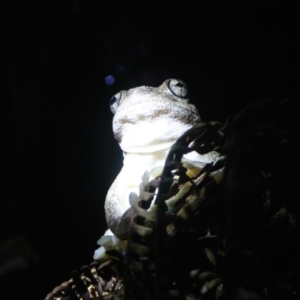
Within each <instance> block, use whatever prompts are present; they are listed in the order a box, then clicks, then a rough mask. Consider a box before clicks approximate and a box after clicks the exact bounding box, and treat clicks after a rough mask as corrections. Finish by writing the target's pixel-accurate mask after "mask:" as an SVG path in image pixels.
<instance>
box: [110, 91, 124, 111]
mask: <svg viewBox="0 0 300 300" xmlns="http://www.w3.org/2000/svg"><path fill="white" fill-rule="evenodd" d="M121 96H122V94H121V93H118V94H115V95H114V96H113V97H112V98H111V99H110V100H109V106H110V110H111V112H112V113H113V114H114V113H115V112H116V111H117V108H118V106H119V104H120V100H121Z"/></svg>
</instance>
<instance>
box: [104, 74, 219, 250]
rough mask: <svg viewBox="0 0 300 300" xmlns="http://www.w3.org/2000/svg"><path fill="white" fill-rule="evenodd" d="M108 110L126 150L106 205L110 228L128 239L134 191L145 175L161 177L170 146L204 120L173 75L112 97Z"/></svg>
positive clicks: (198, 158)
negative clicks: (160, 82) (156, 85)
mask: <svg viewBox="0 0 300 300" xmlns="http://www.w3.org/2000/svg"><path fill="white" fill-rule="evenodd" d="M110 109H111V112H112V113H113V115H114V116H113V122H112V128H113V134H114V137H115V139H116V140H117V142H118V143H119V146H120V147H121V150H122V152H123V167H122V169H121V171H120V173H119V174H118V176H117V177H116V179H115V180H114V182H113V183H112V185H111V187H110V188H109V190H108V193H107V196H106V199H105V205H104V208H105V216H106V221H107V224H108V228H109V230H110V231H111V232H112V234H113V235H114V236H115V237H116V238H117V239H120V240H126V239H127V238H128V232H129V228H130V221H131V216H132V209H131V206H132V201H131V200H132V198H135V199H136V198H137V197H136V196H135V197H132V195H137V194H139V187H140V182H141V178H142V176H143V174H145V172H148V173H150V174H152V173H153V177H155V176H158V175H159V173H160V172H161V171H162V169H163V166H164V162H165V159H166V157H167V154H168V152H169V150H170V148H171V147H172V145H173V144H174V143H175V142H176V140H177V139H178V138H179V137H180V136H181V135H182V134H183V133H184V132H186V131H187V130H188V129H190V128H191V127H192V126H193V125H195V124H196V123H197V122H200V121H201V118H200V115H199V112H198V110H197V108H196V106H195V105H194V104H192V103H191V102H190V100H189V98H188V87H187V84H186V83H185V82H184V81H182V80H180V79H174V78H171V79H168V80H165V81H164V82H163V83H162V84H161V85H160V86H158V87H151V86H140V87H135V88H132V89H129V90H122V91H120V92H119V93H117V94H115V95H114V96H113V97H112V98H111V99H110ZM183 159H184V160H185V162H186V166H193V167H194V166H197V167H198V168H201V167H203V166H204V165H205V164H206V163H209V162H212V161H214V160H216V159H217V155H216V154H214V153H209V154H205V155H200V154H198V153H196V152H191V153H189V154H186V155H184V158H183ZM154 170H156V172H155V171H154ZM158 170H159V171H158ZM100 244H101V242H100Z"/></svg>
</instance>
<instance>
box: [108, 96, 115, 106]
mask: <svg viewBox="0 0 300 300" xmlns="http://www.w3.org/2000/svg"><path fill="white" fill-rule="evenodd" d="M116 101H117V98H116V96H113V97H112V98H111V99H110V101H109V102H110V105H113V104H114V103H115V102H116Z"/></svg>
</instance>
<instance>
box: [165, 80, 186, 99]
mask: <svg viewBox="0 0 300 300" xmlns="http://www.w3.org/2000/svg"><path fill="white" fill-rule="evenodd" d="M168 88H169V90H170V91H171V92H172V94H173V95H175V96H177V97H180V98H186V97H187V94H188V87H187V85H186V83H185V82H183V81H182V80H179V79H170V80H169V82H168Z"/></svg>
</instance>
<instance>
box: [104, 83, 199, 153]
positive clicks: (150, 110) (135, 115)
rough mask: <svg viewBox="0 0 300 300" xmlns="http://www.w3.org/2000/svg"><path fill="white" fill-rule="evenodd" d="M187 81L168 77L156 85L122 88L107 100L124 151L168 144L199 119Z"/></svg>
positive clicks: (155, 148)
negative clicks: (122, 89)
mask: <svg viewBox="0 0 300 300" xmlns="http://www.w3.org/2000/svg"><path fill="white" fill-rule="evenodd" d="M187 94H188V89H187V85H186V84H185V83H184V82H183V81H181V80H177V79H168V80H166V81H165V82H163V84H162V85H160V86H159V87H149V86H141V87H136V88H133V89H130V90H128V91H121V92H119V93H117V94H116V95H114V96H113V97H112V98H111V100H110V108H111V111H112V112H113V113H114V118H113V132H114V136H115V138H116V140H117V141H118V142H119V144H120V146H121V148H122V150H123V151H124V152H142V153H146V152H153V151H158V150H162V149H166V148H169V147H170V146H171V145H172V144H173V143H174V142H175V141H176V140H177V139H178V137H180V135H181V134H183V133H184V132H185V131H186V130H187V129H189V128H190V127H191V126H192V125H194V124H195V123H196V122H199V121H200V116H199V114H198V111H197V109H196V107H195V106H194V105H192V104H190V103H189V99H188V98H187Z"/></svg>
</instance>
